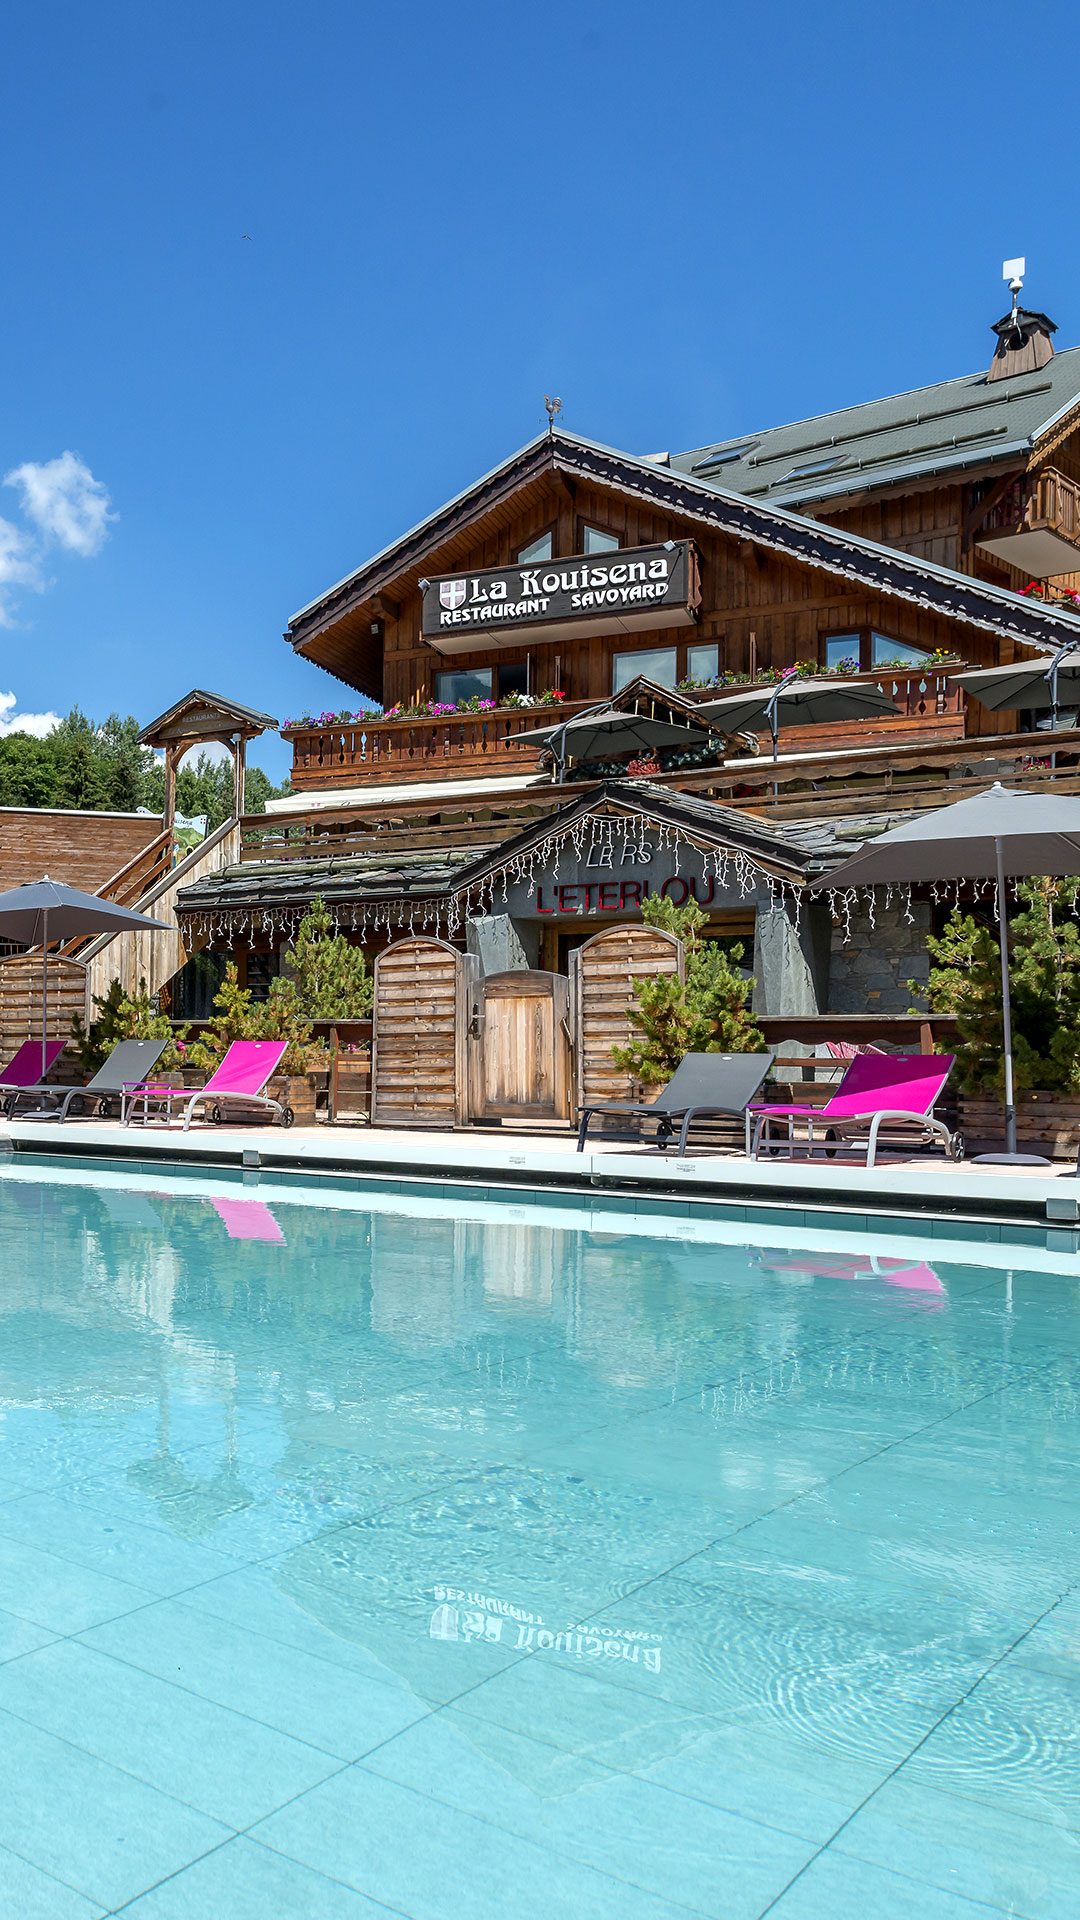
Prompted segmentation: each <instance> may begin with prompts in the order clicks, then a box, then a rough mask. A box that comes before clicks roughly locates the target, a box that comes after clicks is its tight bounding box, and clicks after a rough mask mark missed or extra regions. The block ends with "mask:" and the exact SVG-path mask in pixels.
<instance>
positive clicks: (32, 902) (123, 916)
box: [0, 874, 168, 1080]
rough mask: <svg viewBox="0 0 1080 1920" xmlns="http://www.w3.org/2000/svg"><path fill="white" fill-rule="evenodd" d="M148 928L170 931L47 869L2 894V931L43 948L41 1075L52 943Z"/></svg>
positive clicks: (42, 1073)
mask: <svg viewBox="0 0 1080 1920" xmlns="http://www.w3.org/2000/svg"><path fill="white" fill-rule="evenodd" d="M145 927H150V928H153V929H154V930H155V931H157V932H161V933H165V932H167V931H168V929H167V928H166V926H165V924H164V922H163V921H161V920H150V919H148V918H147V916H146V914H145V913H134V912H133V911H132V909H131V908H130V907H118V906H117V905H116V903H115V902H114V901H112V900H103V899H102V898H101V896H100V894H96V893H80V892H79V890H78V888H77V887H65V886H63V885H62V883H61V882H60V881H59V880H50V879H49V876H48V874H46V875H45V876H44V878H43V879H41V880H27V881H26V882H25V883H24V884H23V885H22V886H21V887H11V888H9V889H8V891H7V892H6V893H0V934H3V936H4V938H5V939H7V940H14V941H17V942H18V944H19V945H20V946H24V947H36V946H38V945H40V947H41V1077H42V1079H43V1080H44V1078H45V1051H46V1041H47V1037H48V1013H49V965H48V961H49V942H50V940H74V939H75V938H76V937H77V936H78V935H79V934H82V933H85V934H91V933H125V932H128V931H129V930H130V931H133V932H134V931H137V930H138V929H139V928H145Z"/></svg>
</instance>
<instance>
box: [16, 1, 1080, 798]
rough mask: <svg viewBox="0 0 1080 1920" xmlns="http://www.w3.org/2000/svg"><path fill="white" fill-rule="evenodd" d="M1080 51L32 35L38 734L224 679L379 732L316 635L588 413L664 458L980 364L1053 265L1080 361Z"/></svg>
mask: <svg viewBox="0 0 1080 1920" xmlns="http://www.w3.org/2000/svg"><path fill="white" fill-rule="evenodd" d="M1078 19H1080V16H1078V15H1077V11H1076V9H1075V7H1073V6H1069V5H1063V4H1058V3H1057V0H1050V3H1049V4H1043V5H1042V6H1041V7H1040V8H1039V9H1038V11H1037V14H1035V15H1032V14H1030V12H1029V13H1028V14H1027V15H1025V14H1024V12H1023V10H1022V9H1021V10H1019V11H1018V10H1017V8H1016V6H1015V4H1012V5H1009V6H1006V5H1002V4H1000V3H999V0H988V3H987V4H984V5H980V6H979V7H975V6H974V5H972V4H970V0H966V3H965V4H956V0H935V4H926V0H910V3H909V4H908V5H907V6H906V7H904V8H885V7H883V6H880V5H874V6H869V7H868V6H866V5H865V4H859V5H857V6H856V5H843V4H834V3H830V0H823V4H820V5H818V6H814V7H808V6H806V5H805V0H803V3H802V4H791V3H790V0H774V4H758V5H754V6H750V5H732V4H727V3H726V0H711V4H701V0H673V3H672V4H669V5H667V6H664V7H661V6H658V5H656V4H655V0H651V3H650V4H642V3H641V0H618V4H612V3H609V0H577V3H576V4H566V3H565V0H545V4H533V3H532V0H529V3H528V4H525V3H523V0H517V4H515V3H514V0H509V4H507V3H506V0H503V4H498V5H496V4H493V3H491V0H457V4H455V5H454V6H452V7H449V6H447V5H445V0H443V4H439V5H433V4H428V0H411V3H410V0H404V4H402V3H400V0H399V4H398V5H396V6H394V7H389V8H388V7H385V6H379V7H372V6H369V5H366V4H364V0H351V3H350V4H338V0H316V4H314V5H311V6H308V7H305V8H300V7H297V6H295V5H293V4H290V5H285V4H282V0H260V3H259V4H258V5H255V4H252V3H251V0H226V3H225V4H224V5H223V4H222V3H221V0H216V3H215V4H214V5H208V4H204V0H189V4H188V5H187V6H185V7H184V8H172V9H165V8H161V7H156V6H151V7H148V6H147V5H146V4H145V0H139V3H138V4H123V5H117V4H113V3H112V0H98V4H96V5H95V6H94V7H92V8H91V7H86V6H85V5H82V4H79V5H76V4H73V3H72V0H60V3H59V4H53V5H48V4H47V5H45V6H42V7H36V8H30V7H23V8H19V9H12V10H9V13H8V15H7V18H6V21H5V48H4V58H3V62H2V66H0V115H2V124H3V127H4V144H5V149H6V156H7V166H6V169H5V172H6V181H7V188H6V191H5V193H4V195H3V197H2V202H0V271H2V275H3V298H2V300H0V342H2V348H0V370H2V404H0V472H2V473H3V474H5V475H14V476H16V477H15V478H14V479H13V480H12V483H11V484H10V485H7V486H3V487H0V516H2V517H3V524H2V525H0V587H2V592H3V605H4V608H5V617H6V621H7V624H6V625H4V626H2V627H0V724H2V723H3V721H4V717H5V714H6V716H7V720H8V722H9V723H10V718H11V714H12V712H16V711H24V712H30V713H42V712H47V711H50V710H51V711H58V712H64V711H65V710H66V709H67V708H68V707H69V706H70V705H71V704H72V702H73V701H78V702H80V704H81V705H82V706H83V707H84V708H85V709H87V710H88V711H89V712H91V713H92V714H94V715H95V716H97V717H101V716H102V715H104V714H105V713H106V712H107V711H108V710H109V709H111V708H114V707H118V708H120V709H121V711H132V712H134V713H136V714H137V715H138V716H139V717H140V719H142V720H146V719H148V718H150V717H151V716H152V715H153V714H154V713H156V712H158V711H160V710H161V709H162V708H164V707H166V706H168V705H169V704H170V703H171V702H172V700H174V699H175V698H177V697H178V696H179V695H180V694H181V693H183V692H185V691H186V690H187V689H188V687H190V686H192V685H201V686H204V687H210V688H212V689H215V690H217V691H219V692H221V693H224V694H228V695H232V696H233V697H235V698H238V699H241V700H246V701H249V702H252V703H255V704H258V705H260V706H264V707H266V708H267V709H268V710H269V711H270V712H272V713H275V714H276V715H277V716H278V717H279V718H283V717H284V716H285V715H286V714H289V713H296V712H298V711H301V710H303V708H304V707H305V706H307V705H310V704H312V703H316V704H317V705H318V706H322V705H324V704H326V705H334V704H337V703H338V702H341V703H344V699H345V696H344V695H343V694H342V693H341V691H340V689H339V688H338V686H337V684H336V683H335V682H333V681H331V680H330V679H329V678H328V677H327V676H325V675H323V674H320V673H319V672H317V670H316V669H314V668H313V667H310V666H306V665H304V664H302V663H299V662H297V661H296V660H295V659H294V657H293V655H292V653H291V650H290V649H289V648H288V647H286V645H285V644H284V642H283V641H282V639H281V637H280V636H281V633H282V630H283V628H284V626H285V624H286V621H287V619H288V616H289V615H290V613H292V612H293V611H295V609H296V608H297V607H299V606H301V605H303V604H304V603H305V602H306V601H308V600H310V599H311V598H313V597H314V596H315V595H316V594H317V593H319V592H320V591H321V590H322V589H324V588H325V587H327V586H329V585H330V584H331V583H332V582H333V581H335V580H337V579H339V578H340V577H341V575H342V574H344V573H347V572H348V571H349V570H350V569H351V568H353V567H355V566H357V565H358V564H359V563H360V562H361V561H362V560H364V559H365V558H366V557H367V556H368V555H370V554H371V553H373V552H374V551H376V550H377V549H378V548H379V547H381V546H383V545H384V544H385V543H386V542H387V541H388V540H391V539H392V538H394V537H395V536H396V535H397V534H399V533H400V532H402V531H404V529H405V528H406V527H407V526H409V525H411V524H412V523H413V522H414V521H416V520H417V519H419V518H420V517H421V516H422V515H423V514H425V513H426V512H428V511H429V510H430V509H432V508H434V507H436V506H437V505H439V504H440V503H441V502H442V501H443V500H445V499H446V498H447V497H449V496H450V495H452V494H453V493H455V492H457V491H458V489H459V488H461V487H462V486H464V485H466V484H467V483H468V482H469V481H471V480H472V479H474V478H475V477H476V476H477V475H478V474H479V473H481V472H483V471H484V470H485V469H486V468H488V467H490V466H492V465H493V464H495V463H496V462H497V461H498V460H499V459H501V458H502V457H504V456H505V455H506V454H508V453H510V452H511V451H513V449H514V448H516V447H517V446H520V445H521V444H522V443H523V442H524V441H526V440H528V439H529V438H531V437H532V435H533V434H534V433H535V432H537V431H538V429H539V427H540V426H541V424H542V422H543V414H542V396H543V394H544V393H545V391H547V392H551V391H555V392H558V393H559V394H561V395H562V396H563V399H564V403H565V411H564V416H563V418H564V420H565V422H566V424H567V425H568V426H569V427H571V428H573V429H575V430H576V431H578V432H581V433H584V434H587V435H589V436H591V437H592V438H594V439H598V440H601V441H606V442H608V443H610V444H613V445H615V446H620V447H624V448H627V449H628V450H630V451H633V452H650V451H654V450H656V449H658V448H662V447H669V448H672V449H676V448H681V447H687V446H694V445H698V444H700V443H701V442H703V441H705V440H708V439H712V438H719V437H721V436H723V435H726V434H734V433H738V432H741V431H743V430H745V429H749V428H753V427H757V426H762V425H768V424H772V423H774V422H777V421H781V420H785V419H797V418H800V417H802V416H804V415H807V414H813V413H817V412H820V411H822V410H824V409H826V408H829V407H833V406H837V405H843V404H845V403H848V402H854V401H858V400H863V399H868V398H872V397H874V396H876V395H878V394H880V393H884V392H892V391H896V390H899V389H902V388H904V387H909V386H918V385H921V384H924V383H926V382H929V381H932V380H937V379H943V378H946V377H948V376H950V375H954V374H959V373H963V372H967V371H971V370H973V369H974V368H975V367H977V366H979V365H981V364H983V363H984V362H985V361H986V360H987V359H988V356H989V350H990V347H991V345H992V341H991V336H990V333H989V331H988V329H989V324H990V322H991V321H992V320H994V319H996V318H997V317H998V316H999V315H1000V314H1001V313H1002V312H1004V311H1005V308H1006V306H1007V296H1006V294H1005V290H1004V288H1003V286H1002V283H1001V278H1000V266H1001V261H1002V259H1003V257H1005V256H1006V255H1012V254H1016V253H1024V254H1026V255H1027V258H1028V263H1029V270H1028V281H1027V288H1026V297H1027V298H1028V299H1029V300H1030V303H1031V304H1032V305H1034V306H1036V307H1040V308H1043V309H1045V310H1046V311H1047V312H1049V313H1050V314H1051V316H1052V317H1053V318H1054V319H1055V320H1057V321H1058V323H1059V326H1060V333H1059V335H1058V340H1059V343H1060V344H1061V345H1065V346H1071V345H1074V344H1076V343H1077V342H1078V341H1080V249H1078V236H1077V220H1076V213H1075V205H1074V202H1075V194H1074V191H1073V187H1072V166H1071V159H1070V154H1071V142H1070V134H1069V127H1070V124H1071V120H1070V107H1069V100H1070V97H1071V94H1070V84H1071V83H1070V81H1069V79H1068V76H1069V74H1070V73H1071V72H1073V71H1075V68H1076V58H1077V53H1078V51H1080V46H1078V42H1080V26H1078ZM245 234H249V235H250V236H251V237H250V239H243V238H242V237H241V236H242V235H245ZM65 453H71V454H72V455H74V456H75V460H74V461H73V462H72V463H68V464H66V465H62V466H58V465H56V464H55V463H57V462H59V461H60V460H61V457H62V456H63V455H64V454H65ZM9 692H10V693H12V694H14V696H15V699H14V705H12V704H11V703H10V702H9V703H8V705H7V707H6V708H5V707H4V704H3V698H4V696H5V695H7V694H8V693H9ZM254 757H255V758H257V759H260V760H261V761H262V763H263V764H264V765H265V766H266V767H267V769H268V771H271V772H272V773H274V774H275V775H280V774H282V773H283V772H284V771H285V768H286V765H287V755H286V752H285V749H284V748H283V747H282V745H281V743H280V742H277V741H274V742H272V743H270V744H263V743H260V748H259V749H258V750H257V751H256V754H255V756H254Z"/></svg>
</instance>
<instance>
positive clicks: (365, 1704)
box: [0, 1166, 1080, 1920]
mask: <svg viewBox="0 0 1080 1920" xmlns="http://www.w3.org/2000/svg"><path fill="white" fill-rule="evenodd" d="M221 1191H222V1192H224V1191H225V1189H222V1190H221ZM268 1194H269V1196H270V1197H269V1199H268V1197H267V1196H268ZM214 1197H215V1189H214V1187H213V1183H212V1182H208V1181H206V1180H205V1179H203V1180H201V1181H200V1183H199V1186H198V1190H191V1191H185V1189H184V1187H183V1183H182V1182H181V1183H180V1184H176V1183H174V1184H173V1185H172V1186H170V1185H169V1184H168V1183H167V1182H163V1181H161V1179H160V1177H159V1179H158V1183H157V1184H155V1177H154V1176H152V1175H151V1176H144V1175H134V1174H127V1175H125V1174H114V1175H110V1176H106V1175H100V1176H97V1177H95V1176H93V1175H92V1174H91V1175H89V1176H87V1175H82V1176H80V1177H79V1178H73V1177H68V1178H67V1179H61V1178H59V1177H58V1178H55V1179H53V1178H50V1176H49V1173H48V1171H47V1170H44V1171H43V1170H42V1169H40V1168H37V1169H32V1168H30V1167H27V1166H16V1167H14V1168H10V1169H4V1170H0V1751H2V1753H3V1755H4V1764H3V1766H2V1767H0V1920H69V1917H70V1920H104V1916H106V1915H118V1914H124V1915H129V1916H133V1920H203V1917H204V1916H205V1920H374V1917H375V1916H380V1915H382V1916H385V1915H388V1914H389V1915H399V1916H404V1920H552V1916H554V1915H557V1916H560V1920H561V1916H563V1915H566V1916H569V1917H570V1920H616V1917H617V1920H687V1917H688V1916H706V1920H765V1916H770V1920H771V1917H772V1916H774V1915H775V1916H778V1917H779V1920H819V1916H820V1920H867V1916H868V1915H872V1916H874V1920H906V1917H907V1916H909V1915H910V1916H911V1917H912V1920H916V1917H917V1920H978V1917H979V1916H981V1920H992V1917H993V1916H995V1915H1002V1914H1008V1915H1011V1916H1014V1920H1059V1916H1060V1920H1065V1917H1066V1916H1068V1920H1073V1917H1074V1916H1075V1914H1076V1913H1077V1912H1078V1911H1080V1786H1078V1782H1080V1764H1078V1762H1080V1498H1078V1495H1077V1491H1076V1487H1077V1480H1076V1474H1077V1469H1078V1468H1080V1395H1078V1394H1077V1390H1076V1380H1077V1359H1078V1353H1080V1272H1078V1270H1077V1268H1076V1262H1075V1259H1071V1258H1070V1257H1069V1256H1067V1255H1062V1256H1061V1257H1060V1258H1059V1257H1058V1256H1056V1255H1054V1254H1053V1253H1052V1252H1050V1251H1047V1250H1045V1249H1036V1250H1035V1251H1033V1253H1032V1254H1031V1256H1030V1257H1031V1259H1032V1261H1033V1264H1032V1265H1031V1266H1025V1265H1024V1260H1025V1258H1026V1257H1028V1256H1026V1255H1025V1253H1024V1249H1023V1248H1019V1247H1018V1248H1017V1249H1016V1264H1015V1265H1014V1266H1011V1267H1010V1266H1009V1265H1008V1259H1009V1257H1010V1256H1009V1255H1008V1254H1007V1253H1003V1251H1002V1247H1001V1245H1000V1244H999V1243H998V1242H995V1244H994V1246H993V1248H992V1252H989V1251H988V1253H987V1256H986V1259H985V1262H984V1261H983V1260H982V1259H981V1258H980V1256H979V1253H978V1249H977V1248H973V1247H971V1246H968V1245H963V1246H962V1247H961V1252H962V1254H963V1257H962V1258H961V1257H958V1254H957V1250H956V1245H957V1244H958V1243H956V1244H954V1243H951V1242H949V1243H946V1242H944V1241H943V1242H942V1253H943V1254H948V1258H945V1257H939V1255H938V1254H937V1253H936V1252H933V1250H932V1249H931V1248H929V1247H928V1244H927V1240H926V1238H925V1236H924V1237H923V1239H922V1240H920V1241H918V1242H917V1243H916V1241H915V1240H913V1241H912V1243H911V1244H910V1246H907V1245H905V1244H904V1242H903V1240H902V1237H901V1238H899V1239H898V1238H897V1236H896V1234H895V1233H894V1234H893V1235H892V1236H891V1237H890V1238H889V1239H888V1241H887V1242H886V1241H884V1240H883V1241H882V1242H881V1252H880V1253H878V1252H876V1251H874V1248H873V1244H872V1243H871V1242H869V1241H868V1238H867V1235H866V1233H865V1231H864V1230H863V1224H862V1223H860V1224H859V1225H856V1226H854V1227H847V1226H845V1222H844V1219H843V1217H841V1216H837V1218H836V1219H835V1220H834V1221H832V1222H830V1225H829V1227H828V1238H827V1239H825V1240H824V1243H823V1236H822V1235H818V1236H817V1237H816V1238H814V1239H813V1240H812V1241H808V1237H807V1229H806V1228H805V1227H802V1226H798V1227H795V1228H793V1229H792V1230H791V1231H790V1233H789V1234H788V1235H787V1237H786V1239H785V1236H784V1235H783V1233H782V1232H780V1233H778V1232H777V1223H776V1216H775V1215H772V1216H770V1221H771V1229H770V1233H769V1235H768V1236H763V1238H766V1237H767V1240H768V1244H767V1245H763V1244H759V1243H758V1242H757V1241H756V1239H755V1233H756V1231H757V1230H756V1229H755V1227H754V1226H753V1225H752V1224H749V1223H748V1224H746V1225H744V1226H743V1227H742V1228H741V1229H731V1228H729V1229H728V1230H726V1231H725V1232H724V1233H720V1234H718V1235H717V1236H715V1237H713V1238H711V1239H710V1238H708V1237H704V1238H702V1237H699V1236H696V1234H690V1233H689V1228H690V1227H691V1226H695V1225H696V1223H694V1222H690V1221H689V1220H688V1222H687V1228H688V1232H687V1235H686V1237H680V1236H678V1235H673V1234H672V1233H671V1231H670V1222H668V1221H665V1220H663V1219H662V1218H660V1217H659V1216H658V1218H657V1231H656V1234H655V1236H653V1235H652V1234H650V1232H648V1231H646V1230H643V1227H642V1223H641V1221H640V1220H638V1221H637V1222H636V1223H635V1225H634V1230H633V1231H630V1230H629V1229H628V1228H627V1227H626V1225H625V1223H624V1222H622V1221H620V1219H619V1218H618V1217H616V1216H605V1217H604V1220H603V1224H602V1225H600V1226H599V1227H598V1226H597V1225H596V1217H595V1216H594V1217H593V1224H592V1226H588V1225H586V1226H583V1227H577V1226H576V1225H575V1224H574V1222H573V1218H572V1216H569V1217H568V1216H567V1214H566V1212H565V1207H566V1202H565V1201H560V1206H561V1207H562V1208H563V1209H564V1211H562V1212H557V1211H556V1210H555V1209H552V1208H537V1209H535V1210H532V1211H529V1210H528V1209H527V1208H525V1207H517V1208H515V1212H514V1217H513V1218H512V1219H509V1218H507V1217H506V1216H505V1215H502V1216H499V1215H497V1213H496V1212H495V1211H493V1210H492V1209H491V1208H487V1207H485V1210H484V1211H483V1214H482V1215H481V1214H480V1213H478V1214H477V1215H476V1217H471V1216H470V1213H469V1203H467V1202H464V1203H462V1204H461V1205H458V1206H456V1207H455V1209H453V1210H451V1211H448V1212H447V1214H446V1215H445V1217H441V1218H440V1217H439V1216H438V1214H437V1213H434V1212H432V1211H429V1210H427V1209H426V1208H421V1209H420V1210H419V1211H415V1212H410V1211H409V1208H408V1206H405V1207H404V1208H403V1207H402V1202H401V1200H400V1197H399V1198H398V1200H397V1201H396V1202H388V1203H386V1204H383V1205H381V1206H379V1207H375V1206H372V1207H365V1206H364V1204H363V1202H362V1200H361V1199H358V1198H357V1197H355V1196H354V1197H353V1198H352V1200H350V1201H348V1202H342V1201H341V1200H340V1199H339V1198H338V1197H336V1196H335V1195H334V1194H333V1193H332V1192H331V1191H330V1190H329V1189H325V1188H319V1189H311V1190H310V1191H308V1192H305V1191H303V1190H302V1189H290V1190H289V1191H288V1192H286V1193H277V1192H275V1191H273V1190H272V1189H270V1188H267V1187H260V1188H258V1189H257V1190H250V1189H247V1188H244V1187H243V1186H238V1185H237V1184H236V1183H235V1182H234V1183H233V1184H232V1185H231V1186H230V1187H229V1188H228V1197H229V1199H230V1208H229V1231H228V1232H226V1230H225V1225H224V1223H223V1219H222V1215H221V1213H220V1212H219V1211H218V1210H217V1209H215V1207H214V1206H213V1204H212V1202H213V1199H214ZM474 1204H475V1205H477V1206H479V1203H474ZM245 1206H247V1207H248V1208H249V1209H250V1210H251V1211H250V1222H251V1234H250V1237H249V1238H247V1239H245V1237H244V1234H243V1226H244V1220H245V1217H246V1216H245V1213H244V1208H245ZM268 1212H269V1215H270V1217H271V1218H272V1220H273V1223H274V1227H275V1230H276V1233H275V1236H271V1237H267V1214H268ZM238 1229H239V1231H238ZM868 1249H869V1250H868ZM931 1256H932V1257H931ZM1040 1261H1041V1263H1042V1264H1041V1265H1040V1264H1039V1262H1040Z"/></svg>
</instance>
